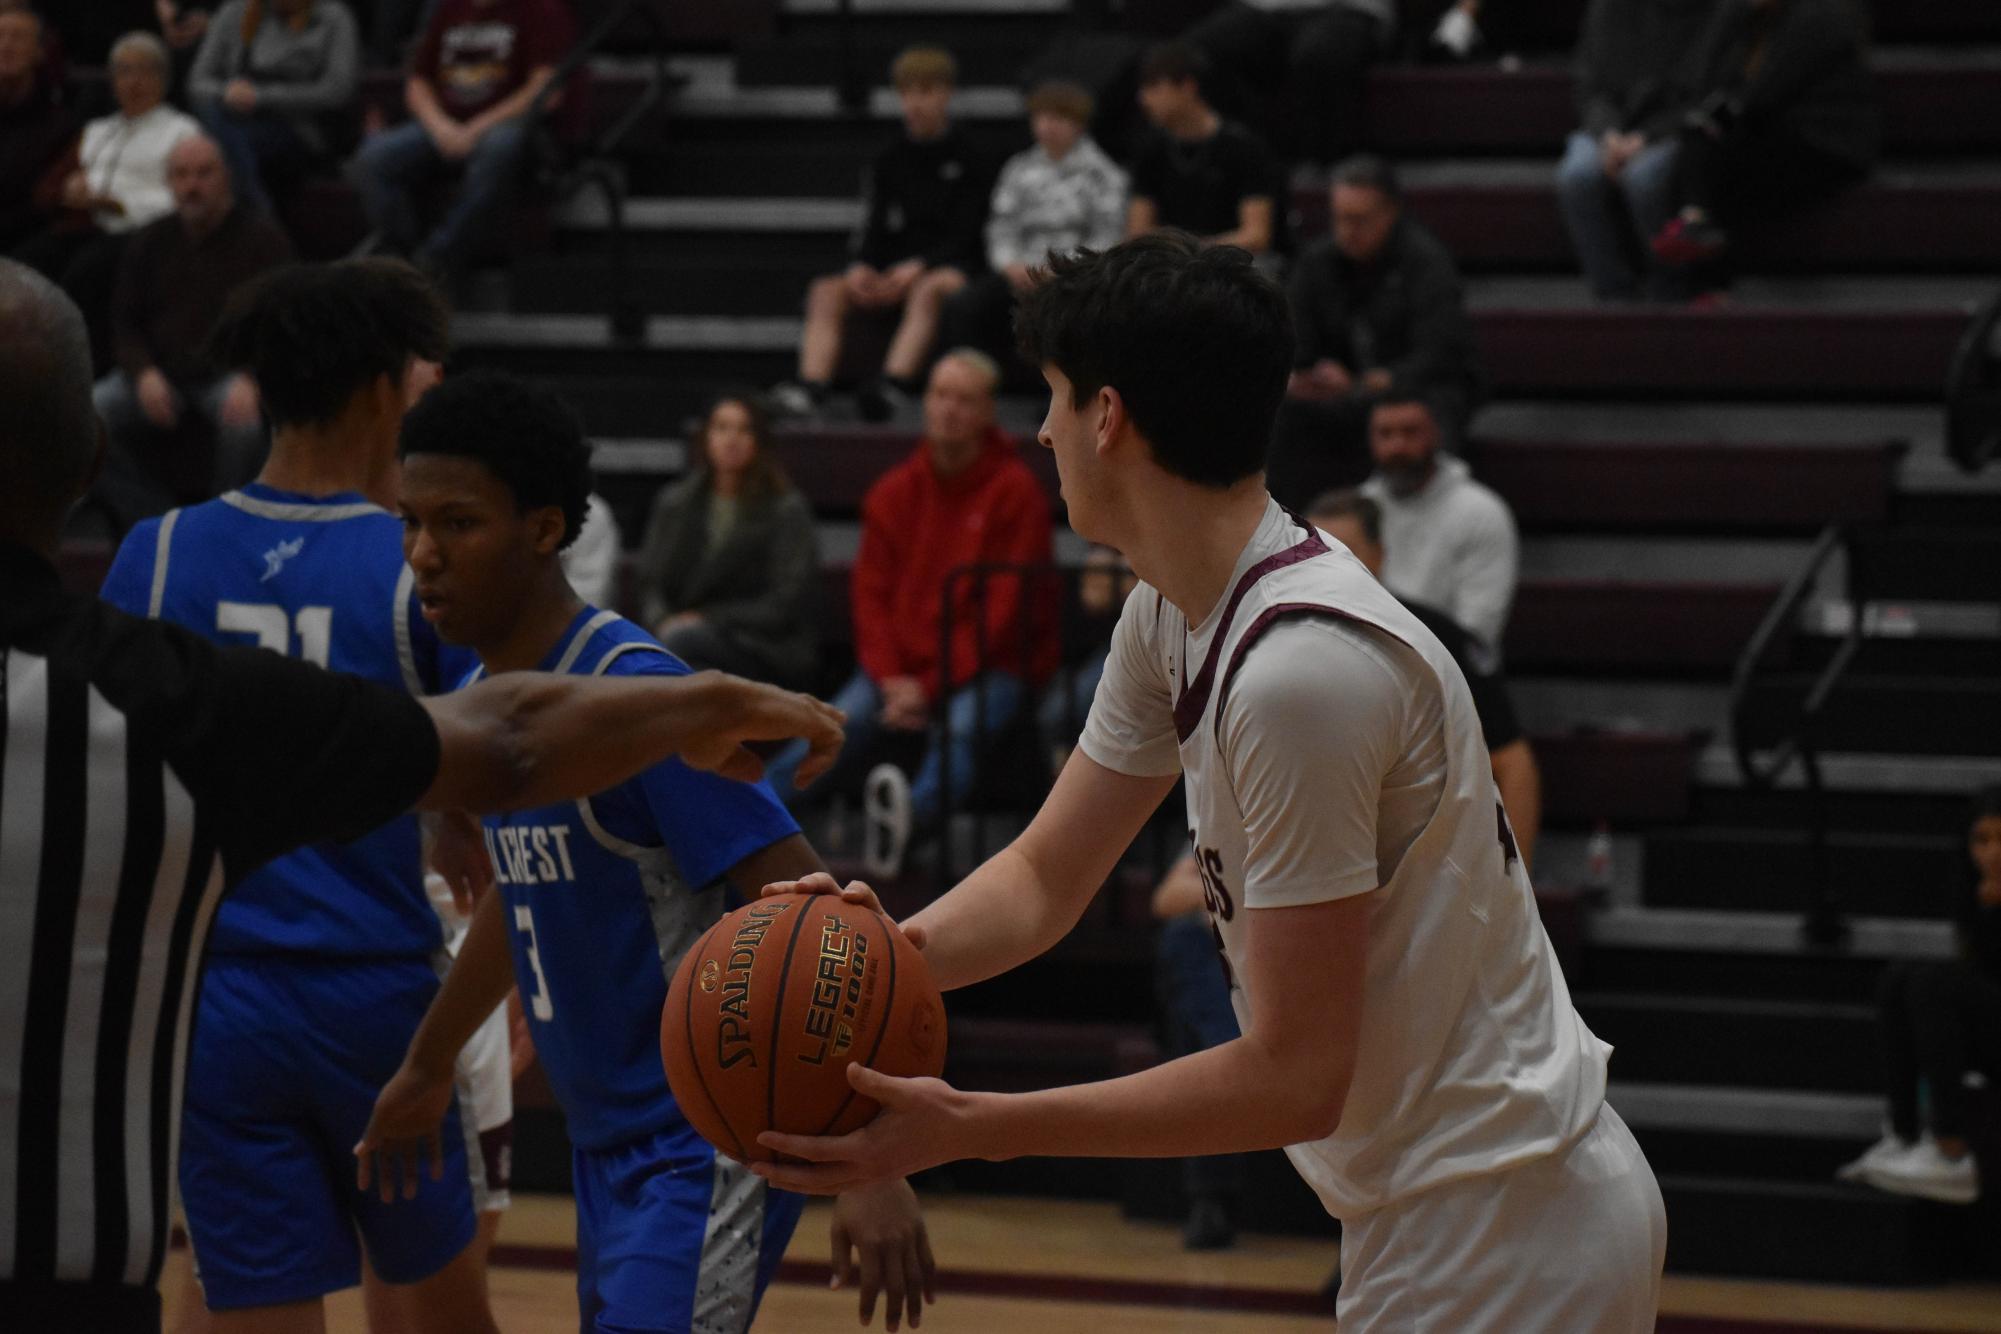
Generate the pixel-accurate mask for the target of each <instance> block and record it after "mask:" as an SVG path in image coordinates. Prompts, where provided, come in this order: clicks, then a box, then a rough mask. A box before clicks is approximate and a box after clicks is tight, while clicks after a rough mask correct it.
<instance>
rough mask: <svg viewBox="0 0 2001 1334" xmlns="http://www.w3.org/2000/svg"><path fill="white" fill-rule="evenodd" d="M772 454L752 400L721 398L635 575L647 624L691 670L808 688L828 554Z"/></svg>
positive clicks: (664, 499) (766, 427)
mask: <svg viewBox="0 0 2001 1334" xmlns="http://www.w3.org/2000/svg"><path fill="white" fill-rule="evenodd" d="M770 447H771V423H770V419H769V418H768V417H767V416H766V415H765V412H764V408H763V406H762V405H761V404H760V403H759V402H758V401H757V400H756V398H755V397H754V396H752V395H750V394H743V393H731V394H725V395H724V396H723V397H721V398H719V399H717V400H716V401H715V403H714V404H713V405H712V406H711V407H710V408H709V412H708V416H707V417H705V418H704V419H703V425H702V438H701V442H700V444H699V445H698V446H697V447H696V452H695V457H694V458H693V460H692V461H691V464H692V466H691V467H690V469H689V472H688V475H687V476H686V477H684V478H682V479H681V480H680V481H678V482H676V483H674V484H673V485H672V486H669V487H666V488H665V489H663V490H662V491H661V492H660V494H659V496H658V497H657V498H656V499H655V500H654V502H653V512H652V514H651V515H650V516H649V517H648V519H647V521H646V537H645V541H644V543H643V544H642V545H641V547H640V549H639V562H638V568H637V569H636V570H635V571H634V574H635V576H636V579H637V583H638V589H637V596H638V599H639V605H640V608H641V616H642V621H643V623H644V624H645V625H647V626H650V627H652V629H653V633H654V634H655V635H657V636H658V637H659V639H660V642H661V643H662V644H665V645H666V646H667V647H668V649H670V650H671V651H672V652H673V653H674V654H675V655H676V656H678V657H679V658H680V659H681V660H682V661H684V662H686V663H687V664H688V665H689V666H690V667H693V668H695V669H696V670H697V671H701V670H703V669H705V668H716V669H718V670H720V671H726V672H733V673H735V674H736V675H738V676H748V677H750V678H752V679H753V680H758V681H770V682H773V683H776V684H779V685H784V686H787V687H791V688H794V689H803V688H807V687H809V686H811V685H812V684H813V674H814V668H815V666H816V665H817V660H818V649H819V632H818V623H817V620H818V618H817V616H816V612H815V608H814V601H815V591H816V590H817V589H818V587H819V577H820V545H819V538H818V536H817V534H816V533H815V531H814V527H813V510H812V507H811V506H809V505H808V504H807V503H806V497H805V496H804V495H802V494H801V493H800V491H799V489H798V488H797V487H795V486H793V484H792V479H791V478H789V477H787V476H786V475H785V473H784V471H783V470H782V469H781V468H780V467H779V466H778V464H777V462H776V461H775V460H774V459H773V458H772V457H771V454H770V452H769V451H770Z"/></svg>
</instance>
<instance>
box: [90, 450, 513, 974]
mask: <svg viewBox="0 0 2001 1334" xmlns="http://www.w3.org/2000/svg"><path fill="white" fill-rule="evenodd" d="M412 582H413V580H412V576H411V574H410V570H409V567H408V566H407V565H405V564H404V563H403V526H402V523H401V522H400V521H399V520H398V519H397V518H396V517H395V516H394V515H392V514H390V513H389V512H388V511H387V510H384V509H382V508H381V507H380V506H378V505H375V504H372V503H370V501H369V500H368V499H367V498H366V497H364V496H361V495H359V494H355V493H346V494H341V495H333V496H324V497H313V496H304V495H295V494H292V493H289V492H285V491H278V490H275V489H273V488H271V487H268V486H262V485H258V484H256V483H252V484H251V485H249V486H246V487H244V488H243V489H242V490H240V491H231V492H229V493H228V494H226V495H223V496H221V497H219V498H218V499H215V500H211V501H207V502H205V503H204V504H200V505H194V506H191V507H189V508H187V509H182V510H174V511H172V512H170V513H168V514H165V515H162V516H161V517H160V518H157V519H148V520H146V521H145V522H143V523H141V524H139V525H137V526H136V527H134V528H133V529H132V531H131V532H130V533H129V534H127V535H126V538H125V541H124V544H123V545H122V546H120V547H119V549H118V556H117V559H116V560H114V561H113V562H112V566H111V573H110V574H109V575H108V576H107V577H106V579H105V583H104V589H103V596H104V599H105V600H106V601H107V602H110V603H112V604H113V605H114V606H117V607H119V608H121V609H122V610H124V611H128V612H130V613H132V614H133V615H135V616H153V617H157V618H160V619H163V620H169V621H174V622H177V623H179V624H181V625H184V626H186V627H187V628H188V629H190V630H193V631H195V632H197V633H199V634H202V635H205V636H207V637H208V638H209V639H212V640H214V641H215V642H216V643H218V644H250V645H261V646H263V647H265V648H268V649H271V650H274V651H275V652H278V653H283V654H286V655H287V656H289V657H294V658H303V659H304V660H306V661H308V662H312V663H316V664H318V665H319V666H322V667H331V668H333V669H334V670H335V671H340V672H347V673H350V674H352V675H355V676H363V677H367V678H368V679H369V680H371V681H378V682H381V683H382V684H384V685H388V686H394V687H397V688H398V689H402V690H407V691H409V692H410V693H411V694H413V695H424V694H434V693H436V692H437V691H438V690H440V689H441V688H443V687H445V686H447V685H449V684H450V683H451V682H453V681H455V680H457V679H458V678H459V677H461V676H463V675H464V674H465V672H466V671H467V670H469V669H470V667H471V666H472V662H473V659H472V656H471V654H470V653H467V652H466V651H464V650H459V649H451V648H447V647H445V646H443V645H441V644H440V643H439V641H438V638H437V634H436V632H435V631H433V630H432V629H431V627H430V625H429V623H427V622H426V621H425V620H424V619H423V616H422V614H421V613H420V612H419V611H418V610H417V606H416V602H415V599H414V597H413V596H412V590H411V585H412ZM421 858H422V853H421V847H420V840H419V835H418V829H417V821H416V818H415V817H414V816H403V817H402V818H400V819H397V820H392V821H391V822H390V823H388V824H386V825H384V826H383V827H382V828H381V829H378V830H376V831H374V832H373V833H370V834H367V835H364V836H363V837H361V838H358V839H356V840H354V841H353V842H351V843H340V844H335V843H323V844H317V845H315V846H313V847H308V848H301V849H300V850H298V851H297V852H293V853H289V854H287V855H286V856H283V857H280V858H279V859H278V860H276V861H274V862H271V863H269V864H268V865H266V866H264V867H263V868H262V869H260V870H258V871H257V872H255V873H254V874H252V875H251V876H249V877H248V878H247V879H245V880H244V881H243V883H242V884H241V885H239V886H238V887H237V889H236V890H235V892H234V893H232V894H231V895H230V896H229V897H228V898H226V899H224V900H223V903H222V907H221V909H220V910H219V911H218V912H217V913H216V916H215V934H214V936H213V938H212V939H211V942H210V949H211V951H213V952H215V953H222V954H271V953H293V952H296V953H306V954H315V955H333V956H345V957H364V956H380V955H405V956H407V955H412V954H416V955H427V954H429V953H431V952H432V951H433V950H436V949H437V948H439V946H440V944H441V943H442V932H441V929H440V926H439V923H438V915H437V912H436V910H435V909H433V908H432V907H431V903H430V899H429V898H428V897H427V896H426V894H425V893H424V875H423V865H422V860H421Z"/></svg>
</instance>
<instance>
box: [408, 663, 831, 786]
mask: <svg viewBox="0 0 2001 1334" xmlns="http://www.w3.org/2000/svg"><path fill="white" fill-rule="evenodd" d="M423 705H424V708H425V709H426V710H427V711H428V712H429V713H430V715H431V721H432V722H433V723H434V724H435V725H436V727H437V729H438V742H439V762H438V776H437V779H436V780H435V781H434V782H433V783H432V784H431V787H430V789H429V790H428V791H427V792H425V793H424V795H423V797H422V799H421V800H420V801H419V802H418V805H420V806H421V807H423V808H424V809H426V810H467V811H497V810H512V809H515V808H518V807H523V806H545V805H548V804H549V803H551V802H556V801H567V800H569V799H571V798H574V797H579V796H585V795H588V794H590V793H592V792H602V791H604V790H605V789H606V788H610V787H616V786H617V785H618V784H620V783H622V782H624V781H625V780H626V779H628V778H631V777H632V776H633V775H635V774H638V773H641V772H643V771H644V770H646V769H650V768H652V767H653V766H654V765H656V764H658V763H660V762H661V761H662V760H664V759H666V758H667V757H669V756H673V755H678V756H679V757H680V758H681V759H682V761H684V762H685V763H687V764H689V765H692V766H694V767H695V768H698V769H711V770H714V771H715V772H717V773H720V774H722V775H723V776H724V777H726V778H737V779H743V780H746V781H752V780H755V779H757V778H758V777H759V776H760V775H761V774H762V773H763V772H764V762H763V761H762V760H760V759H759V758H758V757H757V756H756V755H754V754H752V753H751V752H750V751H749V750H746V749H745V748H744V743H746V742H752V741H781V740H787V739H790V738H792V737H802V738H804V739H805V740H806V742H807V744H808V745H809V746H810V747H811V748H812V749H811V753H810V755H809V756H808V759H807V762H806V764H805V765H803V766H801V768H800V771H799V772H800V781H801V782H802V783H803V782H810V781H811V780H812V779H813V778H815V777H817V776H818V775H819V774H821V773H822V772H824V771H825V770H826V768H827V766H828V765H830V764H832V763H833V761H834V757H835V755H837V754H838V753H839V752H840V748H841V718H842V715H841V713H840V711H839V710H837V709H835V708H834V707H833V706H831V705H828V704H823V703H821V702H820V701H819V700H816V699H811V698H809V697H807V696H805V695H797V694H794V693H792V692H791V691H789V690H780V689H777V688H776V687H774V686H765V685H759V684H757V683H755V682H752V681H746V680H743V679H742V678H740V677H735V676H726V675H724V674H722V673H720V672H700V673H697V674H695V675H693V676H626V677H577V676H551V675H547V674H545V673H540V672H516V673H510V674H508V675H505V676H501V677H497V678H494V679H492V680H487V681H482V682H480V683H479V684H478V685H476V686H473V687H471V688H470V689H467V690H461V691H458V692H456V693H454V694H450V695H437V696H433V697H431V698H428V699H426V700H424V701H423Z"/></svg>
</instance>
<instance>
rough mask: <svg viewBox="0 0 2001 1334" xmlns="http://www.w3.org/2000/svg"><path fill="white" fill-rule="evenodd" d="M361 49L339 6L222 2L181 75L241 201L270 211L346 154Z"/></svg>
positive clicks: (337, 2)
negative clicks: (275, 201)
mask: <svg viewBox="0 0 2001 1334" xmlns="http://www.w3.org/2000/svg"><path fill="white" fill-rule="evenodd" d="M360 76H361V41H360V38H359V36H358V35H357V33H356V30H355V23H354V15H353V13H351V12H350V11H349V10H348V7H347V6H346V5H344V4H342V3H341V0H229V2H228V3H227V4H225V5H224V6H223V7H222V8H221V9H219V10H217V11H216V14H215V19H214V21H213V22H212V23H210V24H209V29H208V38H207V40H205V41H204V42H203V43H202V46H201V54H200V55H198V56H196V57H195V64H194V69H193V70H191V71H190V72H189V74H188V97H189V99H190V100H191V101H192V102H193V103H194V106H195V110H196V112H197V113H198V114H199V115H200V116H201V120H202V124H204V125H206V126H207V127H208V132H209V133H210V135H212V136H213V137H214V138H215V141H216V143H218V144H220V145H221V146H222V152H223V157H224V159H225V160H226V161H227V162H228V163H229V174H230V179H231V180H232V181H234V182H235V183H236V186H237V190H238V191H239V193H240V194H241V195H242V196H243V199H244V202H246V203H249V204H252V205H254V206H256V207H258V208H268V207H269V206H270V204H271V201H272V200H273V199H274V198H283V197H284V196H285V195H287V194H289V193H290V192H291V190H292V189H293V188H294V187H295V186H297V185H298V183H299V181H300V180H301V179H303V178H304V177H305V175H306V174H307V172H309V171H310V170H311V169H312V168H313V167H315V166H317V165H319V164H321V163H324V162H326V161H328V160H329V159H330V158H331V157H332V156H333V155H334V154H335V153H336V152H338V151H340V150H341V149H343V148H344V147H345V141H346V138H347V132H348V127H349V126H350V125H351V124H352V123H353V121H352V118H353V117H356V116H357V115H358V111H357V106H356V95H357V89H358V88H359V79H360Z"/></svg>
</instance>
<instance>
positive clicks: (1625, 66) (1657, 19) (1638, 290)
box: [1556, 0, 1716, 301]
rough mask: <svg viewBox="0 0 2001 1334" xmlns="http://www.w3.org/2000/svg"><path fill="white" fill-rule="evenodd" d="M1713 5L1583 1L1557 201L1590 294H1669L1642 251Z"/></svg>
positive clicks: (1665, 213)
mask: <svg viewBox="0 0 2001 1334" xmlns="http://www.w3.org/2000/svg"><path fill="white" fill-rule="evenodd" d="M1715 10H1716V0H1591V6H1590V8H1589V9H1588V10H1586V11H1585V16H1584V32H1583V35H1582V37H1581V38H1580V39H1579V41H1578V44H1577V64H1576V79H1575V86H1576V91H1577V116H1578V128H1577V129H1576V130H1574V131H1573V132H1572V133H1571V136H1570V140H1569V143H1568V145H1567V146H1566V147H1565V149H1564V154H1563V161H1562V162H1560V163H1558V164H1557V168H1556V193H1557V200H1558V202H1559V203H1560V204H1561V205H1562V208H1563V221H1564V224H1565V226H1566V227H1568V228H1569V231H1570V240H1571V244H1572V245H1573V246H1575V247H1576V249H1577V258H1578V261H1579V262H1580V263H1581V264H1582V266H1583V268H1584V276H1585V279H1586V280H1587V281H1588V282H1589V283H1590V284H1591V291H1592V293H1593V295H1595V296H1597V297H1598V298H1599V300H1601V301H1630V300H1633V299H1635V298H1637V297H1639V296H1641V295H1642V294H1643V293H1644V294H1646V295H1651V296H1654V297H1667V296H1671V295H1673V294H1674V293H1673V290H1672V288H1671V286H1670V285H1668V284H1667V283H1665V282H1664V280H1663V277H1662V275H1660V274H1658V273H1657V272H1649V269H1650V265H1649V263H1648V258H1647V243H1648V242H1649V241H1651V240H1652V239H1653V236H1654V234H1655V233H1656V232H1658V231H1659V230H1660V229H1661V228H1662V227H1663V226H1664V225H1666V223H1667V221H1668V219H1669V218H1671V217H1672V216H1673V215H1674V205H1675V199H1674V181H1675V155H1676V152H1677V146H1678V134H1679V131H1680V129H1681V122H1682V117H1683V116H1684V115H1686V114H1687V111H1688V108H1689V107H1690V106H1691V105H1692V104H1693V102H1694V100H1695V95H1696V91H1697V88H1696V81H1695V77H1694V68H1693V67H1694V55H1695V49H1696V47H1697V45H1698V44H1699V42H1700V41H1701V38H1702V34H1703V31H1704V29H1705V28H1706V27H1707V25H1708V23H1709V20H1710V16H1711V15H1712V14H1713V13H1714V12H1715Z"/></svg>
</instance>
